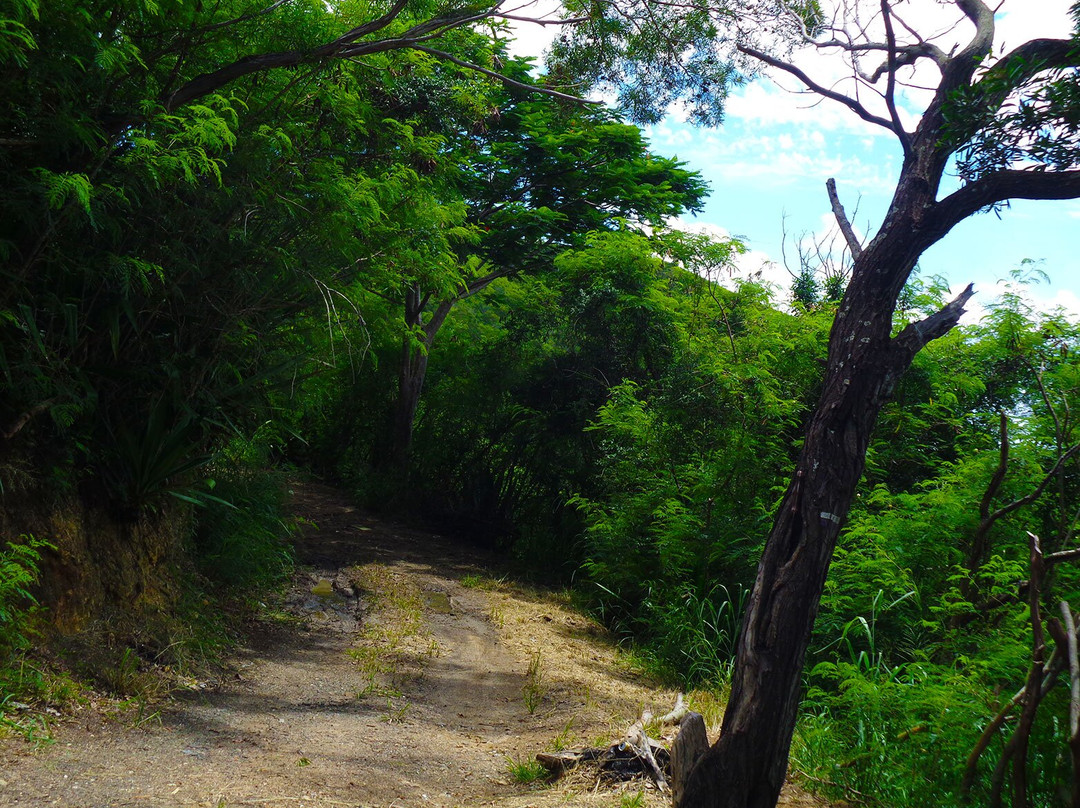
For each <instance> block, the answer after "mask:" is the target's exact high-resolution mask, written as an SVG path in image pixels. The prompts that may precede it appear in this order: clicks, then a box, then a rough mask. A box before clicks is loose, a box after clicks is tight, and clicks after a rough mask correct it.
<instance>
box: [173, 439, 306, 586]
mask: <svg viewBox="0 0 1080 808" xmlns="http://www.w3.org/2000/svg"><path fill="white" fill-rule="evenodd" d="M268 439H269V436H268V435H266V434H263V435H257V436H256V437H255V438H254V439H248V440H245V439H241V438H234V439H233V441H231V442H230V444H229V445H228V446H226V448H225V450H224V451H223V452H222V453H221V455H220V456H219V457H218V458H217V459H215V461H214V463H213V464H212V465H211V466H209V467H208V471H209V472H210V473H211V474H212V475H213V478H212V479H213V483H214V485H213V488H212V490H213V492H214V496H213V498H211V499H210V500H208V501H206V502H205V504H204V506H203V507H202V508H200V509H199V510H198V511H197V513H196V521H197V525H198V526H197V529H196V532H195V548H196V554H197V558H198V562H199V565H200V568H201V569H202V571H203V573H204V574H205V575H206V576H207V577H208V578H210V579H211V580H212V581H214V582H215V583H218V584H222V585H224V586H226V587H228V588H229V589H231V590H232V591H233V592H235V593H237V594H240V595H241V596H242V597H244V598H246V599H248V600H252V601H254V600H259V599H265V597H266V594H265V593H266V592H267V590H269V591H271V592H272V591H274V590H275V589H277V588H278V587H280V585H281V584H282V583H283V582H284V581H285V580H286V579H287V578H288V576H289V575H290V574H291V572H292V569H293V558H292V550H291V547H290V543H289V539H290V537H291V534H292V526H291V524H290V523H289V522H288V521H287V520H286V517H285V514H286V506H285V492H286V488H287V481H286V479H285V477H284V475H283V474H282V473H281V472H278V471H275V470H272V469H270V468H268V467H267V465H266V463H267V460H268V457H267V450H266V446H267V442H268Z"/></svg>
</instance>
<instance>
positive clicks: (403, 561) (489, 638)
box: [0, 483, 817, 808]
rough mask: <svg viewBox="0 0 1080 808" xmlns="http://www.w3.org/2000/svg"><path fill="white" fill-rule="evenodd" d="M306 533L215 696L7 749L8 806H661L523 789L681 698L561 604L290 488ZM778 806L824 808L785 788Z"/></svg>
mask: <svg viewBox="0 0 1080 808" xmlns="http://www.w3.org/2000/svg"><path fill="white" fill-rule="evenodd" d="M295 507H296V512H297V514H298V515H299V516H301V517H302V518H303V520H304V522H303V523H304V524H305V525H306V527H305V528H304V531H303V535H302V537H301V538H300V540H299V542H298V547H297V550H298V554H299V558H300V561H301V562H302V563H303V564H304V565H305V566H304V567H303V571H302V572H301V573H299V574H298V576H297V578H296V581H295V583H294V586H293V588H292V590H291V591H290V593H289V596H288V598H287V601H286V609H285V612H286V613H285V614H284V615H282V616H281V619H279V620H276V621H273V622H263V623H260V624H259V626H258V628H257V629H256V630H255V631H254V633H253V634H252V636H251V637H250V638H249V641H248V643H247V644H246V645H245V646H244V647H242V648H240V649H238V650H237V651H236V653H235V654H234V656H233V658H232V659H231V661H230V665H229V670H230V671H231V673H230V675H229V676H227V677H225V680H224V681H222V682H216V683H202V684H203V685H204V686H203V687H199V688H197V689H196V690H194V691H193V692H191V693H190V694H184V695H182V696H180V697H178V698H177V699H176V700H175V701H173V702H171V703H170V704H169V705H168V706H167V708H166V709H164V710H163V711H162V713H161V715H160V720H154V721H149V722H144V723H143V724H142V725H141V726H140V727H138V728H132V727H131V726H130V722H120V721H116V720H104V719H103V718H102V717H101V715H100V714H99V713H97V712H94V711H90V710H86V711H83V712H82V713H79V714H77V715H76V717H75V718H72V719H68V720H65V721H62V722H59V723H58V724H57V726H56V728H55V735H56V738H57V742H56V743H55V744H54V745H52V746H50V747H47V748H44V749H42V750H39V751H33V750H31V749H30V748H29V747H28V746H27V745H26V744H24V743H22V742H21V741H18V740H13V739H7V740H5V741H2V742H0V806H4V807H5V808H6V806H20V808H37V806H50V805H56V806H72V807H76V806H77V807H78V808H98V806H185V807H187V806H191V807H194V806H200V807H201V806H212V807H213V808H226V807H227V806H242V805H243V806H247V805H250V806H268V808H284V807H285V806H289V807H290V808H292V807H293V806H297V807H299V806H312V807H317V806H362V807H363V808H377V807H383V808H391V806H393V807H395V808H406V807H409V806H433V807H435V806H447V808H449V807H450V806H481V805H494V806H500V807H501V808H525V807H526V806H536V807H537V808H540V806H545V807H546V806H555V805H568V804H571V805H587V806H593V805H595V806H611V807H612V808H618V807H619V806H624V805H628V804H633V805H640V806H660V805H667V804H668V802H667V800H666V799H664V798H663V797H661V796H660V795H658V794H656V793H655V792H653V791H648V790H646V791H645V793H644V795H643V797H642V798H640V801H635V798H636V797H637V794H638V792H639V791H640V790H641V789H642V788H643V786H642V784H641V783H637V784H630V785H615V784H607V783H598V782H597V781H596V779H595V777H593V776H591V775H585V774H584V773H582V774H579V775H574V776H570V777H567V778H564V780H563V781H560V783H558V784H556V785H554V786H549V787H546V788H539V787H536V786H526V785H522V784H520V783H518V782H516V780H515V779H514V778H513V777H512V776H511V773H510V771H509V768H508V767H509V764H510V762H511V761H519V762H520V761H525V760H529V759H531V758H532V756H533V755H534V754H535V753H536V752H537V751H542V750H545V749H550V748H552V747H553V746H555V745H558V744H560V743H562V744H564V745H573V744H592V743H606V742H609V741H610V740H611V739H613V738H616V737H618V736H619V735H621V733H622V732H623V731H624V730H625V729H626V727H627V726H628V725H629V724H630V723H632V721H633V720H634V719H635V718H636V717H637V715H638V714H639V713H640V711H641V709H642V707H649V708H650V709H652V710H654V711H655V712H657V713H658V714H659V713H662V712H665V711H666V710H667V709H669V708H670V706H671V704H672V702H673V700H674V695H675V694H674V693H672V692H667V691H663V690H657V689H650V688H649V687H648V686H647V683H645V682H643V681H640V680H639V679H638V678H637V677H635V676H633V675H632V674H630V673H629V672H628V671H627V670H626V668H625V666H624V665H622V664H621V663H620V661H619V659H618V656H617V654H616V653H615V651H614V650H613V649H612V647H611V646H610V645H609V644H608V643H607V642H606V641H605V638H604V636H603V632H602V631H601V629H600V628H599V627H598V626H596V625H595V624H593V623H592V622H591V621H589V620H587V619H586V618H584V617H582V616H580V615H579V614H576V613H574V612H572V611H571V610H569V609H567V608H566V607H565V606H564V605H563V604H562V603H560V601H559V600H558V598H556V597H554V596H548V595H542V594H534V593H530V592H527V591H525V590H522V589H520V588H517V587H510V586H505V585H500V584H498V583H497V582H495V581H492V579H491V578H489V577H485V576H487V575H490V573H488V572H487V571H486V570H485V568H484V565H483V559H482V558H480V557H479V556H477V555H475V554H472V553H469V552H468V551H466V550H463V549H462V548H460V547H458V546H455V545H453V544H451V543H450V542H448V541H445V540H443V539H441V538H439V537H437V536H432V535H431V534H428V533H423V532H420V531H416V530H412V529H409V528H404V527H401V526H398V525H394V524H391V523H387V522H380V521H377V520H375V519H373V518H371V517H369V516H367V515H366V514H364V513H363V512H361V511H359V510H358V509H356V508H354V507H353V506H351V505H350V504H349V503H348V502H347V501H346V500H345V499H344V498H343V497H342V495H341V494H340V493H339V492H338V491H336V490H334V489H332V488H329V487H326V486H323V485H320V484H315V483H305V484H303V485H298V486H297V487H296V491H295ZM784 803H785V804H786V805H797V806H806V808H810V806H814V805H817V803H815V802H814V801H812V800H810V799H809V798H807V797H805V796H804V795H801V794H799V793H797V792H795V791H794V790H791V789H789V791H788V792H786V793H785V797H784Z"/></svg>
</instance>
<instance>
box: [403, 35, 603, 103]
mask: <svg viewBox="0 0 1080 808" xmlns="http://www.w3.org/2000/svg"><path fill="white" fill-rule="evenodd" d="M413 50H418V51H421V52H422V53H429V54H431V55H432V56H436V57H438V58H439V59H442V60H443V61H445V62H450V63H451V64H455V65H457V66H458V67H464V68H466V69H468V70H473V71H475V72H477V73H480V74H481V75H483V76H488V77H489V78H493V79H498V80H499V81H501V82H503V83H504V84H508V85H510V86H511V87H517V88H518V89H520V90H525V91H527V92H530V93H540V94H542V95H549V96H551V97H552V98H558V99H560V100H562V101H569V102H570V103H572V104H600V103H602V102H601V101H589V100H587V99H584V98H580V97H578V96H576V95H570V94H569V93H560V92H559V91H558V90H552V89H551V88H549V87H541V86H539V85H536V84H526V83H525V82H523V81H515V80H514V79H512V78H509V77H508V76H504V75H503V74H502V73H499V72H497V71H495V70H488V69H487V68H486V67H481V66H480V65H477V64H473V63H472V62H466V61H465V60H464V59H458V58H457V57H456V56H452V55H451V54H449V53H447V52H446V51H441V50H436V49H435V48H429V47H427V46H426V45H414V46H413Z"/></svg>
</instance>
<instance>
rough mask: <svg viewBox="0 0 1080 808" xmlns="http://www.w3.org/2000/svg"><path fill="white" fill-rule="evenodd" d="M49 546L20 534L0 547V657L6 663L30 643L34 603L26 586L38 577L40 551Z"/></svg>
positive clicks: (39, 540) (29, 585)
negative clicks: (30, 626) (15, 540)
mask: <svg viewBox="0 0 1080 808" xmlns="http://www.w3.org/2000/svg"><path fill="white" fill-rule="evenodd" d="M51 547H52V545H51V544H49V543H48V542H46V541H43V540H41V539H36V538H34V537H33V536H22V537H20V539H19V541H18V542H7V549H6V550H0V658H3V659H4V660H5V663H6V664H10V661H11V655H12V654H13V653H14V652H16V651H21V650H24V649H26V648H28V647H29V645H30V638H29V637H28V636H27V629H28V625H29V619H30V615H31V613H32V610H33V608H34V606H35V605H36V601H35V600H34V596H33V595H32V594H31V592H30V589H31V587H33V585H34V584H35V583H36V582H37V580H38V574H39V573H38V570H39V566H40V564H41V551H42V549H48V548H51Z"/></svg>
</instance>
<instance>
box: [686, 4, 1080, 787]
mask: <svg viewBox="0 0 1080 808" xmlns="http://www.w3.org/2000/svg"><path fill="white" fill-rule="evenodd" d="M892 5H893V4H892V3H891V2H890V0H882V2H881V13H882V15H883V18H884V21H885V26H886V32H887V40H886V42H884V43H878V44H877V45H876V46H873V47H875V48H876V49H877V50H878V51H879V52H884V54H885V57H886V58H885V61H884V64H883V66H882V67H881V68H880V69H879V71H878V72H877V73H876V74H875V75H874V76H872V77H868V78H867V83H868V84H871V85H872V84H875V83H876V82H877V79H878V78H879V77H880V76H881V75H885V76H886V77H887V78H888V84H887V87H886V89H885V92H884V96H883V98H884V100H885V103H886V105H887V107H888V110H889V117H888V118H885V117H882V116H881V115H878V114H875V113H873V112H872V111H871V110H869V109H868V108H867V107H865V106H863V104H862V102H861V101H860V100H859V98H858V96H856V95H844V94H843V93H841V92H839V91H837V90H835V89H831V88H829V87H827V86H824V85H820V84H817V83H815V82H814V81H813V79H812V78H811V77H809V76H808V75H807V74H806V73H805V72H804V71H803V70H801V69H800V68H799V67H798V66H797V65H795V64H793V63H791V62H788V61H785V60H783V59H781V58H777V57H774V56H771V55H769V54H767V53H764V52H762V51H759V50H757V49H755V48H753V47H748V46H743V45H739V46H738V47H739V49H740V50H741V51H742V52H743V53H744V54H745V55H747V56H750V57H752V58H755V59H757V60H759V61H761V62H763V63H764V64H767V65H769V66H771V67H773V68H775V69H778V70H781V71H784V72H786V73H788V74H789V75H791V76H793V77H794V78H796V79H797V80H799V81H800V82H802V83H803V84H804V85H805V86H806V87H807V89H809V90H810V91H811V92H814V93H816V94H818V95H819V96H821V97H823V98H827V99H831V100H833V101H838V102H840V103H842V104H844V105H846V106H847V107H848V108H849V109H850V110H852V111H853V112H854V113H855V114H856V115H858V116H859V117H861V118H863V119H864V120H866V121H869V122H870V123H873V124H875V125H879V126H883V127H885V128H886V129H888V130H890V131H892V132H893V133H894V134H895V135H896V137H897V139H898V140H899V141H900V144H901V146H902V147H903V151H904V162H903V165H902V167H901V170H900V176H899V178H898V180H897V185H896V190H895V193H894V195H893V199H892V202H891V204H890V206H889V210H888V212H887V214H886V216H885V219H884V221H883V222H882V224H881V228H880V229H879V231H878V233H877V235H876V236H875V237H874V239H873V240H872V241H871V242H870V243H869V244H868V245H866V247H865V248H862V249H859V245H857V244H853V243H852V242H853V241H854V237H853V231H852V230H851V228H850V223H848V222H847V221H846V215H845V214H844V213H843V207H842V205H840V204H839V199H838V197H837V195H836V190H835V187H834V186H832V185H831V184H830V186H829V196H830V200H831V201H832V207H833V211H834V213H835V215H836V217H837V220H838V222H839V224H840V227H841V231H842V232H843V233H844V234H845V239H846V240H847V241H848V242H849V245H850V246H851V252H852V256H853V258H854V260H853V265H852V273H851V281H850V283H849V285H848V288H847V291H846V293H845V295H844V298H843V300H842V301H841V304H840V308H839V311H838V312H837V315H836V319H835V321H834V323H833V328H832V332H831V334H830V337H829V352H828V364H827V368H826V375H825V384H824V388H823V390H822V393H821V398H820V399H819V401H818V403H817V407H816V409H815V410H814V412H813V414H812V415H811V417H810V419H809V424H808V428H807V432H806V439H805V442H804V444H803V448H802V452H801V455H800V457H799V460H798V462H797V465H796V468H795V473H794V475H793V476H792V479H791V482H790V483H789V485H788V488H787V492H786V493H785V495H784V499H783V501H782V503H781V505H780V509H779V511H778V512H777V514H776V516H775V519H774V522H773V526H772V529H771V531H770V533H769V536H768V539H767V541H766V544H765V550H764V553H763V555H762V558H761V561H760V563H759V565H758V570H757V577H756V580H755V582H754V587H753V590H752V592H751V595H750V598H749V602H748V604H747V610H746V613H745V615H744V617H743V624H742V634H741V636H740V639H739V645H738V649H737V655H736V661H735V671H734V674H733V677H732V687H731V697H730V699H729V701H728V706H727V711H726V713H725V715H724V724H723V728H722V731H721V735H720V738H719V740H718V741H717V742H716V743H715V744H714V745H713V746H712V747H711V748H710V749H709V751H708V752H706V753H705V755H704V756H703V757H702V758H701V759H700V760H699V761H698V763H697V765H696V766H694V768H693V770H692V771H691V772H690V776H689V777H688V779H687V782H686V784H685V788H684V789H683V790H682V793H681V795H680V798H679V799H678V801H677V803H676V806H677V808H773V806H775V805H776V802H777V799H778V797H779V794H780V788H781V786H782V785H783V782H784V776H785V773H786V769H787V759H788V751H789V748H790V745H791V737H792V733H793V731H794V728H795V718H796V711H797V709H798V705H799V700H800V693H799V689H800V683H801V679H802V669H803V662H804V658H805V655H806V648H807V644H808V642H809V640H810V633H811V629H812V627H813V623H814V618H815V616H816V614H817V610H818V603H819V601H820V599H821V595H822V592H823V590H824V585H825V578H826V575H827V573H828V569H829V564H830V562H831V560H832V554H833V550H834V548H835V547H836V541H837V537H838V536H839V533H840V529H841V527H842V526H843V524H844V520H845V518H846V517H847V514H848V509H849V507H850V505H851V502H852V500H853V498H854V496H855V488H856V485H857V484H858V481H859V478H860V477H861V476H862V472H863V467H864V463H865V455H866V449H867V446H868V445H869V441H870V434H871V431H872V430H873V427H874V423H875V421H876V420H877V417H878V414H879V412H880V411H881V407H882V405H883V404H884V403H885V401H886V400H887V398H888V397H889V395H890V393H891V392H892V390H893V389H894V387H895V385H896V383H897V381H898V380H899V378H900V376H901V375H902V374H903V373H904V371H906V370H907V368H908V367H909V366H910V365H911V362H912V360H913V359H914V357H915V355H916V354H917V353H918V352H919V350H920V349H921V348H922V347H923V346H925V345H926V344H927V343H928V342H930V341H931V340H934V339H937V338H938V337H941V336H943V335H944V334H946V333H948V331H949V330H950V329H951V328H952V327H953V326H955V325H956V323H957V321H958V320H959V318H960V315H961V314H963V310H964V309H963V307H964V304H965V303H966V302H967V300H968V299H969V298H970V297H971V295H972V293H973V292H972V288H971V287H970V286H968V288H967V289H965V290H964V292H963V293H961V294H960V295H959V296H958V297H957V298H956V299H955V300H953V301H952V302H951V303H949V304H948V305H947V306H945V307H944V308H942V309H941V310H940V311H938V312H936V313H935V314H932V315H930V316H929V317H927V318H925V319H924V320H921V321H919V322H915V323H912V324H910V325H908V326H907V327H906V328H904V329H903V330H902V331H901V332H900V333H899V334H896V335H895V336H893V335H892V334H891V332H892V318H893V313H894V310H895V308H896V301H897V299H898V297H899V294H900V292H901V290H902V288H903V286H904V284H905V283H906V282H907V280H908V278H909V276H910V275H911V271H912V269H913V268H914V266H915V264H916V262H917V261H918V259H919V257H920V256H921V255H922V254H923V253H924V252H925V251H926V250H927V248H929V247H930V246H932V245H933V244H934V243H936V242H937V241H939V240H940V239H941V238H943V237H944V236H945V235H946V234H947V233H948V232H949V231H950V230H951V229H952V228H953V227H954V226H955V225H956V224H958V223H959V222H960V221H962V220H964V219H965V218H967V217H968V216H971V215H972V214H974V213H976V212H978V211H979V210H982V209H984V208H986V207H987V206H991V205H995V204H997V203H999V202H1002V201H1005V200H1008V199H1013V198H1027V199H1062V198H1072V197H1076V196H1078V195H1080V171H1077V170H1066V171H1028V170H1023V169H1015V168H1008V167H1004V168H1000V169H995V170H991V171H988V172H987V173H985V174H983V175H981V176H979V177H976V178H973V179H971V180H970V181H969V182H967V183H966V184H965V185H963V186H962V187H961V188H960V189H958V190H956V191H953V192H952V193H950V194H948V195H947V196H945V197H944V198H942V199H940V200H939V199H938V198H937V194H938V191H939V189H940V187H941V179H942V176H943V174H944V171H945V167H946V165H947V163H948V160H949V158H950V157H951V156H952V155H953V153H954V152H955V151H956V150H957V149H958V148H961V147H962V145H963V144H964V143H966V142H968V141H969V140H970V139H971V138H972V137H974V136H975V135H976V133H977V132H978V131H979V130H980V129H981V128H982V127H984V126H987V125H989V124H990V123H991V122H992V121H994V120H995V116H997V115H998V114H999V112H1000V110H1001V107H1002V105H1003V104H1004V103H1005V101H1006V99H1007V97H1008V95H1009V93H1010V92H1012V91H1013V90H1014V89H1015V88H1017V87H1019V86H1022V85H1023V84H1024V83H1025V82H1028V81H1030V80H1032V79H1033V78H1034V77H1035V76H1036V75H1038V74H1039V73H1040V72H1041V71H1044V70H1047V69H1048V68H1049V67H1053V66H1054V65H1058V66H1067V65H1070V64H1072V62H1073V61H1075V60H1076V59H1077V58H1078V56H1077V53H1076V48H1075V45H1074V44H1072V43H1071V42H1070V41H1069V40H1047V39H1042V40H1032V41H1031V42H1028V43H1025V44H1024V45H1021V46H1020V47H1018V48H1016V49H1015V50H1014V51H1013V52H1012V53H1010V54H1006V55H1005V56H1003V57H1001V59H1000V60H999V61H998V63H997V64H995V65H994V66H992V67H990V68H989V69H988V70H986V71H985V72H984V73H983V74H981V75H978V74H977V71H978V69H979V66H980V65H981V64H983V63H984V60H985V58H986V57H987V56H988V55H989V54H990V53H991V50H992V46H993V41H994V14H993V11H992V10H991V8H990V7H989V6H988V5H987V4H986V3H984V2H982V0H954V5H955V7H956V9H957V10H958V11H959V12H960V13H962V14H963V15H964V16H965V17H966V18H967V20H968V22H970V23H971V24H972V25H973V26H974V28H975V32H974V34H973V35H972V37H971V39H970V40H969V41H968V43H967V45H966V46H964V47H962V48H959V49H956V50H953V51H951V52H949V53H945V52H944V51H941V50H939V49H935V48H933V47H931V46H928V45H927V43H926V42H925V41H920V42H919V43H917V44H916V45H914V46H910V47H909V48H908V50H907V51H903V49H902V48H900V47H899V46H898V45H897V43H896V40H895V29H894V28H893V27H892V25H891V23H892V20H891V14H892V11H891V7H892ZM908 57H910V58H912V59H914V58H929V59H932V61H933V62H934V63H935V64H936V65H937V68H938V69H939V70H940V73H941V79H940V81H939V84H938V86H937V88H936V90H935V93H934V96H933V99H932V100H931V101H930V103H929V104H928V105H927V107H926V109H925V110H924V112H923V115H922V117H921V118H920V120H919V123H918V125H917V127H916V128H915V130H914V131H912V132H909V131H906V130H905V129H904V128H903V126H902V122H901V120H900V117H899V115H898V114H897V110H896V99H895V96H894V93H895V91H896V77H895V75H894V74H895V71H896V68H897V65H898V64H900V63H901V62H902V61H903V60H904V59H906V58H908ZM965 93H966V94H967V96H968V97H969V98H970V99H972V100H973V104H971V105H969V109H968V111H967V113H965V115H962V116H960V117H958V116H957V115H956V114H955V113H956V109H955V108H952V107H951V106H950V105H952V104H953V101H954V99H956V98H957V96H958V95H959V94H965ZM845 225H847V227H845Z"/></svg>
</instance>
